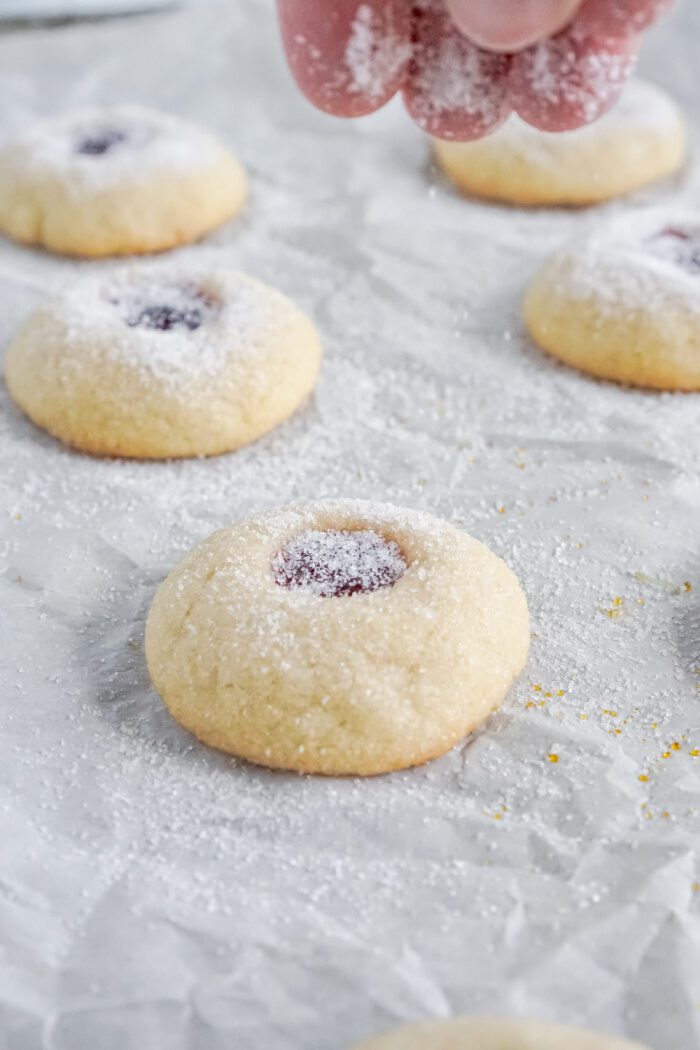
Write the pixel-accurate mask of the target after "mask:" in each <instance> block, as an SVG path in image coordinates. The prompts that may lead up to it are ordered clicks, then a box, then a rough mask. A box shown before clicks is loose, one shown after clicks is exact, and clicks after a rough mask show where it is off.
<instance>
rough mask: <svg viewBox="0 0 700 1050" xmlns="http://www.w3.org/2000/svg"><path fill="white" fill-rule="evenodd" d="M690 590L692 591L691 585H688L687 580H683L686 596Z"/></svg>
mask: <svg viewBox="0 0 700 1050" xmlns="http://www.w3.org/2000/svg"><path fill="white" fill-rule="evenodd" d="M692 589H693V585H692V583H690V581H689V580H685V582H684V583H683V590H684V591H685V593H686V594H690V592H691V591H692Z"/></svg>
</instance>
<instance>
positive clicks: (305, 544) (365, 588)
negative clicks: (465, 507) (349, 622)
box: [272, 529, 407, 598]
mask: <svg viewBox="0 0 700 1050" xmlns="http://www.w3.org/2000/svg"><path fill="white" fill-rule="evenodd" d="M406 568H407V562H406V559H405V557H404V554H403V552H402V551H401V548H400V547H399V545H398V544H397V543H395V542H394V540H387V539H385V538H384V536H381V535H380V534H379V533H378V532H375V531H374V530H373V529H362V530H358V531H348V530H345V529H329V530H326V531H322V530H320V529H310V530H308V531H307V532H303V533H301V534H300V535H299V536H295V537H294V539H292V540H290V541H289V543H287V544H286V545H285V546H284V547H283V548H282V549H281V550H280V551H279V552H278V553H277V554H276V555H275V557H274V558H273V560H272V571H273V574H274V578H275V582H276V583H277V584H278V585H279V586H280V587H286V588H287V589H288V590H293V591H297V590H303V591H307V592H309V593H311V594H315V595H317V596H318V597H319V598H340V597H343V596H346V595H353V594H369V593H371V592H372V591H378V590H381V589H382V588H386V587H393V586H394V584H395V583H397V582H398V580H400V579H401V577H402V576H403V574H404V572H405V571H406Z"/></svg>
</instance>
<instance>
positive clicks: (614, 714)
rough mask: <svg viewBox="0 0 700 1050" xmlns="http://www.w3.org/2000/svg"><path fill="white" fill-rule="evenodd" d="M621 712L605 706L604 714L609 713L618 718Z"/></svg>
mask: <svg viewBox="0 0 700 1050" xmlns="http://www.w3.org/2000/svg"><path fill="white" fill-rule="evenodd" d="M619 713H620V712H619V711H610V710H608V709H607V708H605V709H604V710H603V714H604V715H609V716H610V718H617V716H618V715H619Z"/></svg>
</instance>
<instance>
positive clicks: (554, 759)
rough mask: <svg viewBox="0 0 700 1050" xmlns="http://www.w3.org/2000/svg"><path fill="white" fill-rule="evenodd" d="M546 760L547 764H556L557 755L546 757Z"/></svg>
mask: <svg viewBox="0 0 700 1050" xmlns="http://www.w3.org/2000/svg"><path fill="white" fill-rule="evenodd" d="M547 759H548V761H549V762H552V763H555V764H556V763H557V762H558V761H559V755H555V754H551V755H547Z"/></svg>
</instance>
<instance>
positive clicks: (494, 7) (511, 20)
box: [447, 0, 581, 51]
mask: <svg viewBox="0 0 700 1050" xmlns="http://www.w3.org/2000/svg"><path fill="white" fill-rule="evenodd" d="M447 6H448V8H449V10H450V13H451V15H452V17H453V19H454V20H455V22H456V23H457V25H458V26H459V28H460V29H461V30H462V32H463V33H465V34H466V36H468V37H469V38H470V39H471V40H473V41H474V42H475V43H476V44H479V46H480V47H484V48H487V49H489V50H490V51H521V50H522V49H523V48H526V47H529V46H530V44H534V43H535V42H536V41H537V40H541V39H542V38H543V37H548V36H552V34H553V33H556V32H558V31H559V30H560V29H562V28H563V27H564V26H565V25H566V24H567V22H570V21H571V19H572V18H573V16H574V15H575V14H576V11H577V9H578V8H579V7H580V6H581V0H447Z"/></svg>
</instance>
